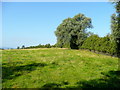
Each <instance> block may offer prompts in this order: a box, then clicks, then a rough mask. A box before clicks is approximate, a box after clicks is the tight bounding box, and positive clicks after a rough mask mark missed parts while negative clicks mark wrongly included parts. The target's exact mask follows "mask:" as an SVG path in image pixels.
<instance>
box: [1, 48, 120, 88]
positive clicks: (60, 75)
mask: <svg viewBox="0 0 120 90" xmlns="http://www.w3.org/2000/svg"><path fill="white" fill-rule="evenodd" d="M2 53H3V58H2V59H3V61H2V77H3V81H2V82H3V83H2V86H3V88H55V87H57V88H91V87H96V88H104V87H106V88H110V87H112V88H118V87H119V86H120V78H119V73H118V72H117V68H118V66H117V65H118V61H117V58H115V57H111V56H106V55H101V54H96V53H93V52H90V51H87V50H71V49H59V48H48V49H47V48H43V49H42V48H41V49H19V50H17V49H16V50H3V51H2Z"/></svg>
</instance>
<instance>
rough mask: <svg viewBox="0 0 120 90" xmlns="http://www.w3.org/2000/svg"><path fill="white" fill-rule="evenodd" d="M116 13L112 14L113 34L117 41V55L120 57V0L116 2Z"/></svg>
mask: <svg viewBox="0 0 120 90" xmlns="http://www.w3.org/2000/svg"><path fill="white" fill-rule="evenodd" d="M115 9H116V15H115V14H113V15H112V20H111V22H112V24H111V29H112V35H113V38H114V40H115V43H116V46H117V47H116V52H117V56H118V57H120V1H118V2H115Z"/></svg>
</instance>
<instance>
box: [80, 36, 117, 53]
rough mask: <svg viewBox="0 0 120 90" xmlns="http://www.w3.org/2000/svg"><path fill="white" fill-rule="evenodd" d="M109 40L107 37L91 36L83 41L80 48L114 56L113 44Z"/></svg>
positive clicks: (114, 48)
mask: <svg viewBox="0 0 120 90" xmlns="http://www.w3.org/2000/svg"><path fill="white" fill-rule="evenodd" d="M110 38H111V37H110V36H108V35H107V36H105V37H99V36H98V35H91V36H90V37H88V38H87V39H86V40H85V41H84V43H83V45H82V47H81V48H83V49H89V50H94V51H99V52H103V53H108V54H110V55H116V45H115V42H114V41H112V40H110Z"/></svg>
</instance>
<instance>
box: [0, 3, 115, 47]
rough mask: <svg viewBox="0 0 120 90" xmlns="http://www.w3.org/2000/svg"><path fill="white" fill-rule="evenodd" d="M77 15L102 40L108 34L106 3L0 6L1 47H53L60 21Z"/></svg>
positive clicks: (110, 6)
mask: <svg viewBox="0 0 120 90" xmlns="http://www.w3.org/2000/svg"><path fill="white" fill-rule="evenodd" d="M79 13H82V14H84V15H85V16H86V17H90V18H91V19H92V25H93V27H94V28H93V29H88V31H91V32H94V33H95V34H98V35H99V36H101V37H103V36H105V35H107V34H108V33H110V32H111V30H110V22H111V21H110V20H111V18H110V17H111V15H112V14H113V13H115V9H114V5H113V4H111V3H110V2H3V3H2V46H0V47H9V48H16V47H17V46H20V47H21V46H22V45H25V46H33V45H39V44H48V43H50V44H52V45H53V44H55V43H56V41H57V40H56V39H57V38H56V36H55V34H54V31H55V30H56V28H57V27H58V25H59V24H60V23H62V21H63V20H64V19H66V18H68V17H73V16H75V15H77V14H79Z"/></svg>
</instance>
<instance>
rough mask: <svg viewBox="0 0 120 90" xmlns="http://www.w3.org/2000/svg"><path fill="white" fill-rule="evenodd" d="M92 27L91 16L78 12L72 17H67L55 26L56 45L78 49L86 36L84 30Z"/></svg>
mask: <svg viewBox="0 0 120 90" xmlns="http://www.w3.org/2000/svg"><path fill="white" fill-rule="evenodd" d="M88 28H92V24H91V18H88V17H86V16H85V15H84V14H78V15H76V16H74V17H73V18H67V19H65V20H63V22H62V23H61V24H60V25H59V26H58V27H57V30H56V31H55V35H56V36H57V45H58V46H59V47H69V48H72V49H78V48H79V47H80V46H81V45H82V43H83V42H84V40H85V39H86V38H87V32H86V30H87V29H88Z"/></svg>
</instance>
